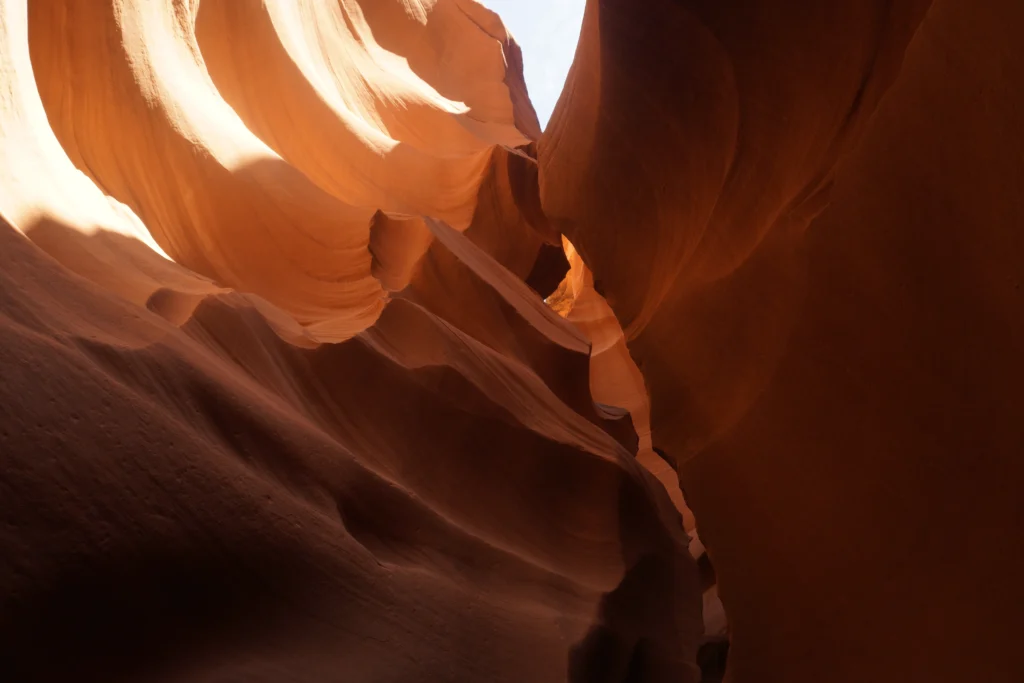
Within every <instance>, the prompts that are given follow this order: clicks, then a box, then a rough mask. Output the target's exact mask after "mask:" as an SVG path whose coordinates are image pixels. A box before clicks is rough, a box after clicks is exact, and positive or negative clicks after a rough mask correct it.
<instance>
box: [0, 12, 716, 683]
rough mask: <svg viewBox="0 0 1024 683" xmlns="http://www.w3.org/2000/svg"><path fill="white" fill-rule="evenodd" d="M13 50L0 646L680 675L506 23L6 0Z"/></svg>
mask: <svg viewBox="0 0 1024 683" xmlns="http://www.w3.org/2000/svg"><path fill="white" fill-rule="evenodd" d="M0 59H2V66H3V68H2V69H0V161H2V162H3V163H2V164H0V215H2V219H3V220H2V221H0V241H2V245H0V259H2V264H3V266H2V268H0V273H2V275H0V277H2V280H3V282H2V286H0V291H2V292H3V295H2V297H0V335H2V336H3V342H2V343H0V348H2V349H3V350H2V352H0V355H2V358H0V366H2V368H3V377H4V379H3V382H2V383H0V393H2V397H0V400H2V401H3V405H4V406H5V411H6V412H5V414H4V416H3V418H2V420H0V441H2V443H3V447H2V449H0V452H2V453H3V467H2V470H0V519H2V520H3V526H2V528H3V531H2V532H0V557H2V558H3V559H2V560H0V596H2V598H0V601H2V602H0V671H3V672H4V673H5V674H6V676H7V677H9V678H11V680H17V681H65V680H70V679H74V680H82V681H118V680H168V681H171V680H174V681H228V680H245V681H256V680H262V681H273V682H275V683H277V682H279V681H289V680H292V681H312V680H315V681H350V680H360V681H369V680H431V681H465V682H467V683H469V682H475V681H481V680H486V681H509V682H510V683H513V682H520V681H524V680H529V681H565V680H572V681H590V680H597V679H599V678H600V677H602V676H612V677H613V679H622V678H623V677H633V678H637V677H641V678H642V679H644V680H664V681H670V680H671V681H675V680H696V679H697V677H698V673H697V669H696V666H695V661H696V649H695V648H696V644H697V641H698V637H699V635H700V632H701V620H700V590H699V585H698V574H697V570H696V566H695V563H694V562H693V560H692V558H691V556H690V555H689V553H688V552H687V544H688V539H687V537H686V535H685V532H684V530H683V528H682V524H681V523H680V517H679V514H678V511H677V510H676V508H675V506H673V504H672V502H671V500H670V499H669V497H668V495H667V494H666V493H665V490H664V488H663V487H662V486H661V484H660V483H659V482H658V481H657V479H655V478H654V477H653V476H651V475H650V474H649V473H648V472H647V471H646V470H645V469H644V468H643V467H641V466H640V465H639V463H638V462H637V461H636V459H635V453H636V434H635V432H634V430H633V428H632V426H631V421H630V420H629V418H628V417H626V416H625V413H624V412H623V411H622V410H618V409H614V408H611V407H604V406H600V405H597V404H595V402H594V400H593V398H592V396H591V393H590V388H589V387H590V366H589V362H590V343H589V341H588V339H587V338H586V336H585V335H584V334H582V333H581V332H580V331H579V330H578V329H577V328H576V327H575V326H573V325H572V324H570V323H568V322H566V321H565V320H563V319H562V318H560V317H559V316H557V315H556V314H555V313H554V312H552V311H551V310H550V309H549V308H548V307H547V306H545V305H544V304H543V302H542V300H541V296H539V295H538V291H540V290H547V291H550V290H551V289H553V288H554V286H555V285H556V284H557V282H558V280H559V279H560V278H561V277H562V275H563V274H564V270H565V268H566V267H567V264H566V262H565V259H564V257H561V256H560V251H559V250H557V248H556V246H554V245H557V244H558V243H559V239H560V238H559V237H558V235H557V233H554V232H552V230H551V227H550V226H549V225H548V224H547V223H546V221H545V220H544V218H543V214H542V213H541V212H540V208H539V207H540V200H539V195H538V184H537V171H536V162H535V160H534V159H533V157H532V155H533V153H534V150H533V147H531V146H530V143H531V140H533V139H536V138H537V137H538V136H539V133H540V131H539V127H538V126H537V122H536V116H535V115H534V114H533V110H532V107H531V106H530V104H529V99H528V97H527V95H526V91H525V86H524V85H523V83H522V75H521V58H520V56H519V53H518V48H517V47H516V46H515V43H514V42H513V41H512V40H511V38H510V37H509V36H508V34H507V33H506V32H505V30H504V28H503V26H502V25H501V22H500V20H499V19H498V18H497V17H496V16H495V15H493V14H492V13H490V12H489V11H487V10H485V9H484V8H482V7H480V6H479V5H476V4H475V3H473V2H468V1H463V0H447V1H446V0H440V1H438V2H431V3H409V2H397V1H395V2H370V3H357V2H350V1H346V2H340V3H339V2H334V1H328V0H304V1H303V2H283V1H282V2H261V1H258V0H253V1H252V2H248V1H244V0H243V1H241V2H238V1H235V0H230V1H228V0H224V1H222V2H217V1H215V0H204V1H203V2H202V3H201V4H199V3H196V2H186V1H172V0H166V1H158V2H151V1H150V0H109V1H107V0H104V1H101V2H87V3H86V2H77V1H71V0H68V1H67V2H63V1H58V2H52V3H27V2H26V1H25V0H0ZM18 233H21V234H18ZM26 237H27V238H28V239H27V240H26V239H25V238H26ZM553 253H557V254H558V255H559V258H552V254H553ZM168 257H169V258H168ZM559 259H560V260H559ZM547 291H545V292H543V293H544V294H546V293H547ZM386 292H393V295H391V296H389V295H388V294H386ZM330 342H337V343H330Z"/></svg>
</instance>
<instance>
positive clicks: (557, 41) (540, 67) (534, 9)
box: [480, 0, 586, 127]
mask: <svg viewBox="0 0 1024 683" xmlns="http://www.w3.org/2000/svg"><path fill="white" fill-rule="evenodd" d="M480 2H481V3H482V4H483V5H485V6H487V7H489V8H490V9H492V10H494V11H495V12H497V13H498V14H499V15H501V18H502V20H503V21H504V22H505V27H506V28H508V30H509V31H510V32H511V33H512V35H513V36H514V37H515V39H516V42H517V43H519V45H520V47H522V48H523V70H524V71H525V76H526V87H527V88H528V89H529V91H530V99H531V100H532V101H533V107H534V109H536V110H537V118H539V119H540V125H541V127H545V126H547V123H548V119H549V118H551V110H552V109H554V108H555V103H556V102H557V101H558V96H559V95H560V94H561V93H562V86H563V85H564V84H565V76H566V74H567V73H569V67H570V66H571V65H572V58H573V55H575V53H576V43H577V41H578V40H579V37H580V25H581V24H582V23H583V7H584V5H585V4H586V0H480Z"/></svg>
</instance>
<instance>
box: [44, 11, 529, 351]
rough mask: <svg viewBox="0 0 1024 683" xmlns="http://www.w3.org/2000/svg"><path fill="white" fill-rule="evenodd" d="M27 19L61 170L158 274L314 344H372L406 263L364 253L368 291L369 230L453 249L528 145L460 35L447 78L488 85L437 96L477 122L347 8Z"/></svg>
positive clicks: (50, 14) (489, 48) (498, 80)
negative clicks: (121, 217)
mask: <svg viewBox="0 0 1024 683" xmlns="http://www.w3.org/2000/svg"><path fill="white" fill-rule="evenodd" d="M445 4H446V3H438V4H435V5H434V6H432V7H430V8H429V11H427V9H426V8H423V12H424V21H426V22H427V24H429V23H431V22H432V21H434V17H435V15H440V16H441V17H442V20H443V19H444V18H445V17H448V15H451V14H452V12H455V11H459V12H461V11H462V10H461V9H459V7H455V8H449V9H448V10H444V9H443V6H444V5H445ZM481 11H483V12H486V11H485V10H481ZM29 14H30V16H29V32H30V35H31V40H30V48H31V50H32V59H33V65H34V69H35V77H36V80H37V82H38V84H39V91H40V93H41V95H42V100H43V104H44V106H45V107H46V108H47V113H48V115H49V119H50V124H51V125H52V127H53V130H54V131H55V132H56V134H57V137H58V139H59V140H60V141H61V142H62V144H63V146H64V148H65V150H66V151H67V153H68V155H69V156H70V157H71V159H72V160H73V161H74V162H75V164H76V165H77V166H78V167H79V168H80V169H82V170H83V171H85V172H86V173H88V174H89V175H90V176H91V177H92V178H93V179H94V180H95V181H96V182H97V183H98V184H99V185H100V186H101V187H102V188H103V189H104V190H105V191H107V192H108V193H110V194H111V195H112V196H114V197H115V198H118V199H120V200H121V201H123V202H125V203H126V204H127V205H128V206H129V207H130V208H131V209H133V210H134V211H135V212H136V213H137V214H138V215H139V217H140V218H141V219H142V220H143V221H144V222H145V224H146V226H147V227H148V228H149V230H150V231H151V233H152V234H153V236H154V238H155V239H156V241H157V243H159V244H160V245H161V246H162V247H163V249H164V250H165V251H166V252H167V253H168V254H169V255H170V256H171V257H172V258H173V259H174V260H175V261H177V262H178V263H181V264H182V265H185V266H186V267H188V268H190V269H192V270H194V271H196V272H199V273H201V274H203V275H205V276H207V277H210V278H213V279H214V280H216V281H217V282H219V283H222V284H224V285H226V286H230V287H233V288H236V289H240V290H243V291H246V292H252V293H254V294H257V295H259V296H261V297H263V298H265V299H267V300H268V301H271V302H272V303H274V304H275V305H277V306H279V307H281V308H283V309H284V310H286V311H287V312H288V313H289V314H291V315H292V316H293V317H295V318H296V319H297V320H298V321H299V322H300V323H302V324H303V325H304V326H305V327H307V328H308V330H309V332H310V333H311V334H312V335H313V336H314V337H316V338H318V339H321V340H325V341H330V340H334V341H337V340H342V339H345V338H347V337H349V336H351V335H352V334H354V333H355V332H358V331H359V330H361V329H364V328H365V327H366V326H367V325H369V324H371V323H372V322H373V320H374V319H375V318H376V316H377V315H379V313H380V310H381V307H382V305H383V303H384V292H383V291H382V290H381V287H380V284H379V281H378V280H380V279H386V278H387V277H388V275H389V274H391V273H392V272H394V271H398V273H399V275H398V276H397V277H398V283H397V284H395V283H394V282H391V283H389V284H390V285H391V288H401V286H403V285H404V282H403V277H402V276H401V273H403V272H407V271H408V270H409V269H410V268H411V264H410V263H409V262H414V261H415V260H416V258H418V257H419V256H420V255H421V253H422V251H417V250H416V249H415V248H413V249H411V250H410V251H409V252H408V253H406V251H405V250H402V249H400V248H397V247H392V248H391V249H390V250H384V249H378V251H380V252H384V251H387V252H388V253H389V258H388V259H386V262H385V263H384V264H383V266H382V271H383V272H378V273H377V276H378V277H377V278H375V277H373V276H372V275H371V257H370V253H369V251H368V250H367V245H368V243H369V239H370V227H371V222H372V220H373V217H374V215H375V214H377V213H378V212H383V213H384V214H385V215H388V216H391V217H393V218H398V219H405V220H411V221H418V220H419V219H418V216H420V215H431V216H436V217H438V218H441V219H443V220H447V221H449V222H450V223H451V224H453V225H455V227H457V228H460V229H465V228H466V227H467V226H468V225H469V223H470V221H471V218H472V215H473V209H474V204H475V196H476V193H477V190H478V187H479V185H480V183H481V181H482V180H483V178H484V175H485V171H486V169H487V166H488V160H489V157H490V154H491V153H492V149H493V146H494V145H495V144H501V145H506V146H516V145H522V144H526V143H527V142H529V138H528V137H527V136H526V135H525V134H524V133H521V132H520V131H519V130H518V129H517V128H516V127H515V123H516V121H517V119H522V118H523V117H524V116H526V115H527V114H528V115H530V116H533V120H532V122H530V123H531V125H529V126H525V127H526V128H527V130H528V131H531V132H535V129H536V117H535V115H533V114H532V109H531V108H529V107H528V104H527V106H526V111H525V114H524V113H523V112H522V111H521V110H523V109H524V107H523V105H521V104H520V105H518V106H517V105H515V104H514V101H513V100H514V99H515V98H514V97H513V94H512V92H511V91H510V90H509V88H508V86H506V85H505V84H504V83H503V78H504V77H505V76H504V69H505V59H504V51H503V48H502V44H501V43H500V42H498V41H497V40H496V39H495V38H494V37H493V36H492V35H491V34H490V33H487V32H486V31H487V30H488V29H487V28H485V27H480V26H478V24H477V23H475V22H474V21H473V19H472V17H469V16H468V15H467V17H466V18H465V20H464V21H463V22H462V23H463V24H465V25H468V26H470V27H472V30H474V31H479V32H481V33H482V35H484V36H485V38H483V39H478V40H477V41H475V42H470V41H466V43H467V44H466V46H465V51H464V52H463V53H462V54H459V55H458V58H459V60H460V61H479V62H482V63H483V64H485V65H487V66H488V67H489V68H488V70H487V71H485V72H483V73H480V74H477V73H473V74H472V75H474V76H486V77H488V78H491V79H493V80H492V81H491V82H490V83H489V82H488V81H486V80H483V81H481V82H479V83H476V82H473V83H471V84H470V88H466V87H463V88H455V89H453V91H454V92H456V93H457V94H458V95H459V96H461V97H463V99H465V100H468V101H470V102H474V103H475V102H477V101H479V103H480V104H479V107H478V108H471V107H469V106H467V105H466V104H464V103H463V102H461V101H453V100H449V99H447V98H445V97H443V96H442V95H441V94H440V93H439V92H438V91H437V90H436V89H434V88H433V87H432V86H430V85H428V84H427V82H425V81H424V80H422V79H421V78H420V77H418V76H417V75H416V74H414V73H413V72H412V70H411V68H410V67H409V66H408V63H407V62H406V61H405V60H403V59H402V58H401V57H399V56H398V55H396V54H393V53H391V52H388V51H387V50H385V49H383V48H381V47H380V46H379V45H378V44H377V43H376V42H375V41H374V37H373V32H372V31H371V29H370V26H369V25H368V23H367V20H366V18H365V17H364V16H363V14H362V11H361V10H360V6H359V5H358V4H357V3H355V2H348V3H338V2H333V1H326V0H318V1H309V2H301V3H294V2H276V3H275V2H271V3H263V2H256V1H254V2H248V1H246V0H243V1H242V2H219V1H217V0H208V1H207V2H204V3H202V4H200V3H198V2H186V1H184V0H180V1H179V0H161V1H160V2H157V3H152V2H148V1H147V2H141V1H138V0H110V1H108V2H103V3H98V4H86V3H79V2H56V3H42V4H40V3H31V4H30V12H29ZM448 21H449V22H450V21H451V19H450V17H448ZM494 21H495V22H497V20H496V19H495V20H494ZM460 26H461V25H460ZM497 26H498V27H500V22H497ZM490 30H491V31H493V30H494V27H490ZM229 32H231V33H230V35H229ZM445 57H446V59H451V58H452V55H450V54H449V55H445ZM246 60H252V61H253V63H257V62H258V64H259V69H260V75H259V77H258V78H252V77H249V76H250V75H251V74H248V73H247V70H248V69H249V68H250V67H248V66H247V61H246ZM497 64H500V65H501V67H502V68H501V69H497V68H496V65H497ZM208 68H209V70H208ZM440 71H441V73H439V74H438V75H437V77H438V79H439V80H440V81H441V82H442V83H444V84H445V85H446V86H448V85H449V84H450V83H451V81H452V75H451V74H448V73H444V72H445V69H443V68H442V69H441V70H440ZM447 71H452V69H447ZM496 71H497V73H496ZM211 74H212V76H213V77H212V78H211ZM456 75H458V74H456ZM512 80H514V78H513V79H512ZM473 88H475V89H477V90H480V92H474V90H473ZM502 92H503V93H504V99H503V100H502V99H501V97H500V94H501V93H502ZM502 103H503V105H504V106H503V107H502V106H500V105H501V104H502ZM517 112H518V113H519V115H518V116H517ZM488 117H492V118H488ZM528 118H529V117H528V116H526V119H528ZM411 229H412V230H416V228H415V227H412V228H411ZM419 230H420V232H421V233H422V232H423V229H422V227H421V228H419ZM406 232H407V231H406ZM404 234H405V233H404V232H403V231H396V237H395V238H392V240H391V241H392V242H394V241H402V238H403V237H404ZM412 243H413V244H414V243H415V241H412Z"/></svg>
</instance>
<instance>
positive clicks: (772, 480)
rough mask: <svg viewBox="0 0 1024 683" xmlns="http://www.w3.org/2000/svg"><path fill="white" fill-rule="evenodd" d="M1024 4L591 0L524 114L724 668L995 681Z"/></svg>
mask: <svg viewBox="0 0 1024 683" xmlns="http://www.w3.org/2000/svg"><path fill="white" fill-rule="evenodd" d="M1022 19H1024V6H1022V5H1021V4H1020V3H1018V2H1014V1H1012V0H1005V1H1000V0H996V1H993V2H987V3H980V4H979V3H968V2H960V1H958V0H934V1H933V2H928V1H927V0H925V1H918V0H898V1H896V2H838V3H827V4H823V3H806V2H783V3H778V2H759V1H754V2H743V3H714V2H701V1H699V0H683V1H681V2H667V1H665V2H662V1H651V2H640V3H636V2H627V1H625V0H603V1H600V2H590V3H588V6H587V13H586V16H585V18H584V24H583V31H582V36H581V40H580V44H579V47H578V51H577V54H576V61H575V63H574V66H573V70H572V72H571V74H570V78H569V82H568V83H567V85H566V88H565V89H564V91H563V95H562V99H561V100H560V102H559V105H558V107H557V108H556V111H555V113H554V116H553V119H552V121H551V123H550V124H549V126H548V128H547V130H546V131H545V133H544V135H543V137H542V138H541V140H540V142H539V162H540V186H541V199H542V205H543V208H544V211H545V213H546V214H547V216H548V218H549V219H550V221H551V222H552V223H553V224H554V225H555V226H556V227H557V228H558V229H559V230H560V231H562V232H564V233H565V235H566V236H567V237H568V238H569V239H570V240H571V241H572V243H573V245H574V246H575V248H576V249H578V250H579V253H580V254H581V255H582V257H583V260H584V261H585V262H586V264H587V266H588V267H589V268H590V269H591V270H592V271H593V277H594V282H595V285H596V287H597V289H598V290H599V291H600V292H601V293H602V294H603V295H604V296H605V298H606V299H607V302H608V303H609V304H610V306H611V308H612V310H613V311H614V312H615V315H616V317H617V318H618V320H619V321H620V322H621V324H622V327H623V328H624V329H625V336H626V340H627V344H628V346H629V350H630V353H631V355H632V357H633V358H634V359H635V360H636V363H637V365H638V366H639V368H640V370H641V371H642V373H643V376H644V379H645V381H646V385H647V387H648V389H649V391H650V415H651V418H650V423H651V431H652V437H653V444H654V446H655V447H657V448H660V449H661V450H662V451H664V452H665V453H666V455H667V457H668V458H669V460H671V461H672V462H673V463H674V464H675V466H676V467H677V468H678V471H679V478H680V481H681V483H682V485H683V488H684V490H685V492H686V494H687V502H688V504H689V505H691V506H692V507H693V509H694V512H695V513H696V517H697V519H698V520H699V522H700V530H701V537H702V540H703V541H704V542H705V543H706V545H707V547H708V550H709V552H710V555H711V559H712V561H713V563H714V565H715V568H716V570H717V577H718V579H719V584H718V587H719V589H720V592H721V596H722V599H723V601H724V604H725V607H726V610H727V612H728V614H729V622H730V629H731V636H732V648H731V651H730V656H729V672H730V673H729V676H730V678H731V680H734V681H760V682H766V681H779V682H785V683H796V682H801V681H808V682H810V681H830V682H840V681H850V682H853V681H864V680H873V681H907V680H933V681H963V680H999V681H1011V680H1018V679H1020V677H1021V675H1022V667H1021V664H1020V663H1019V658H1016V657H1015V656H1013V655H1012V654H1011V652H1013V651H1014V647H1015V646H1014V645H1013V643H1014V642H1015V641H1016V639H1017V638H1018V636H1019V635H1020V634H1021V633H1022V632H1024V622H1022V619H1021V616H1020V613H1019V610H1016V609H1014V608H1009V609H1007V607H1008V606H1009V605H1016V604H1020V603H1021V602H1022V598H1024V592H1022V588H1021V583H1020V579H1019V577H1020V576H1021V572H1022V569H1024V553H1022V552H1021V551H1020V549H1019V548H1017V547H1016V544H1015V542H1014V541H1013V539H1014V538H1016V537H1017V536H1019V534H1020V530H1021V523H1022V519H1024V517H1022V515H1021V506H1020V502H1019V488H1020V484H1021V482H1022V480H1024V477H1022V474H1024V472H1022V465H1021V461H1020V454H1021V453H1024V420H1022V419H1021V412H1020V405H1019V404H1020V401H1019V400H1018V399H1017V398H1016V397H1017V396H1018V395H1019V392H1020V387H1021V386H1022V383H1024V354H1022V353H1021V351H1022V339H1024V336H1022V333H1024V294H1022V290H1021V281H1022V278H1024V242H1022V241H1021V237H1020V229H1019V226H1020V221H1021V219H1022V217H1024V216H1022V210H1024V205H1022V204H1021V199H1020V198H1021V196H1022V190H1024V188H1022V187H1021V184H1020V178H1021V175H1022V171H1024V154H1022V151H1024V146H1022V145H1024V138H1022V136H1021V134H1020V126H1021V124H1022V123H1024V113H1022V110H1021V107H1020V94H1019V93H1020V89H1021V86H1022V84H1024V52H1022V51H1021V50H1020V46H1019V45H1018V41H1017V38H1016V32H1017V28H1016V27H1018V26H1019V25H1020V22H1021V20H1022Z"/></svg>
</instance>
